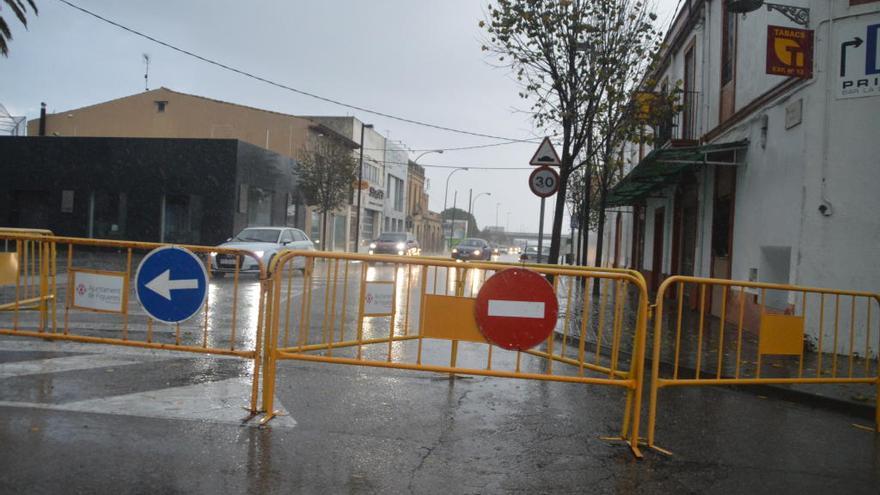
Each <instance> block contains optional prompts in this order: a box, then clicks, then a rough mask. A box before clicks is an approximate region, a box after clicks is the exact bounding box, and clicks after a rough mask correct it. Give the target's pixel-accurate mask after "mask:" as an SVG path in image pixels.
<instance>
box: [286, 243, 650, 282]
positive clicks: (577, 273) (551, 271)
mask: <svg viewBox="0 0 880 495" xmlns="http://www.w3.org/2000/svg"><path fill="white" fill-rule="evenodd" d="M296 257H304V258H316V259H343V260H349V261H364V262H374V263H391V264H401V265H418V266H434V267H443V268H468V269H478V270H480V269H482V270H498V269H499V268H501V267H505V266H506V267H511V268H512V267H516V266H519V264H517V263H509V264H499V263H491V262H490V263H486V262H473V261H468V262H467V263H464V262H461V261H452V260H437V259H434V258H425V257H420V256H393V255H377V254H360V253H341V252H328V251H298V250H297V251H294V250H291V251H279V252H278V254H277V255H276V256H275V258H274V259H273V260H272V264H271V265H270V267H269V270H270V271H271V272H273V273H275V267H277V266H278V265H283V264H284V263H287V262H288V261H289V260H291V259H293V258H296ZM554 266H562V265H536V266H534V267H533V269H534V270H535V271H537V272H540V273H543V274H546V275H559V276H570V277H583V278H608V279H614V280H628V281H631V282H633V283H635V284H639V285H641V284H643V280H642V279H641V278H639V277H637V276H635V275H633V274H631V273H628V272H617V271H605V270H604V269H602V270H590V269H589V268H586V267H584V268H583V269H577V268H574V267H566V268H553V267H554Z"/></svg>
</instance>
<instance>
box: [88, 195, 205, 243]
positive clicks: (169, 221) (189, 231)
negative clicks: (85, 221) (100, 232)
mask: <svg viewBox="0 0 880 495" xmlns="http://www.w3.org/2000/svg"><path fill="white" fill-rule="evenodd" d="M161 220H162V235H161V236H160V239H159V242H176V243H181V244H198V243H199V242H201V232H202V197H201V196H196V195H188V194H166V195H165V196H163V197H162V219H161ZM96 227H97V224H96Z"/></svg>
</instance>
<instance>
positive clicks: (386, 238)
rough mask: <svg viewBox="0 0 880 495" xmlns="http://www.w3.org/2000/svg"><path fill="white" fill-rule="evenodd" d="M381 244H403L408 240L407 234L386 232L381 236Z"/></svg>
mask: <svg viewBox="0 0 880 495" xmlns="http://www.w3.org/2000/svg"><path fill="white" fill-rule="evenodd" d="M377 240H378V241H381V242H401V241H405V240H406V234H405V233H400V232H386V233H384V234H381V235H380V236H379V239H377Z"/></svg>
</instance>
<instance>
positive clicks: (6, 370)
mask: <svg viewBox="0 0 880 495" xmlns="http://www.w3.org/2000/svg"><path fill="white" fill-rule="evenodd" d="M140 363H141V361H136V360H131V359H123V358H119V357H113V356H101V355H97V356H95V355H85V356H67V357H59V358H49V359H38V360H33V361H14V362H11V363H0V379H3V378H11V377H14V376H25V375H41V374H44V373H64V372H66V371H82V370H90V369H95V368H109V367H111V366H126V365H130V364H140Z"/></svg>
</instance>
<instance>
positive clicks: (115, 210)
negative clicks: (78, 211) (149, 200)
mask: <svg viewBox="0 0 880 495" xmlns="http://www.w3.org/2000/svg"><path fill="white" fill-rule="evenodd" d="M92 200H93V201H94V206H93V208H90V210H91V213H92V215H93V216H92V218H91V225H92V232H91V234H92V237H95V238H98V239H124V238H125V218H126V216H127V210H128V198H127V196H126V195H125V193H118V194H114V193H108V192H104V191H95V193H94V194H93V196H92Z"/></svg>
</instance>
